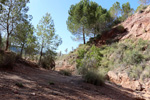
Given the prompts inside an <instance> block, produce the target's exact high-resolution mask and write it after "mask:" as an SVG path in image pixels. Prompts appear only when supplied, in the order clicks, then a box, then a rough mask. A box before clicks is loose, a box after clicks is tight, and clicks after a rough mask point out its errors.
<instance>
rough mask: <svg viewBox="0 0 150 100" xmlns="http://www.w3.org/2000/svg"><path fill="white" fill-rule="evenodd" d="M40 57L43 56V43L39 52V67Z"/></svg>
mask: <svg viewBox="0 0 150 100" xmlns="http://www.w3.org/2000/svg"><path fill="white" fill-rule="evenodd" d="M42 55H43V43H42V47H41V52H40V58H39V65H40V64H41V59H42Z"/></svg>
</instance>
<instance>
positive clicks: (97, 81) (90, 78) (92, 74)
mask: <svg viewBox="0 0 150 100" xmlns="http://www.w3.org/2000/svg"><path fill="white" fill-rule="evenodd" d="M83 78H84V80H85V82H87V83H91V84H94V85H103V84H104V76H103V75H101V74H99V73H98V72H96V71H88V72H87V73H86V74H85V75H83Z"/></svg>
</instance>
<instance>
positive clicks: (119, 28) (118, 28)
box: [116, 25, 125, 32]
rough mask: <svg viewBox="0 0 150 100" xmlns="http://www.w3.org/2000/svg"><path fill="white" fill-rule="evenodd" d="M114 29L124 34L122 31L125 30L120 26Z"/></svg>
mask: <svg viewBox="0 0 150 100" xmlns="http://www.w3.org/2000/svg"><path fill="white" fill-rule="evenodd" d="M116 28H117V30H118V31H119V32H124V30H125V29H124V27H123V26H122V25H119V26H117V27H116Z"/></svg>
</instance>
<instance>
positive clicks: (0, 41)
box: [0, 33, 2, 50]
mask: <svg viewBox="0 0 150 100" xmlns="http://www.w3.org/2000/svg"><path fill="white" fill-rule="evenodd" d="M1 47H2V36H1V33H0V50H1Z"/></svg>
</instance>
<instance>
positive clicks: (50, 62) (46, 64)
mask: <svg viewBox="0 0 150 100" xmlns="http://www.w3.org/2000/svg"><path fill="white" fill-rule="evenodd" d="M55 57H56V53H55V52H54V51H52V50H50V49H49V50H47V51H46V53H45V54H44V56H43V58H42V60H41V66H42V67H43V68H45V69H52V70H55Z"/></svg>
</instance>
